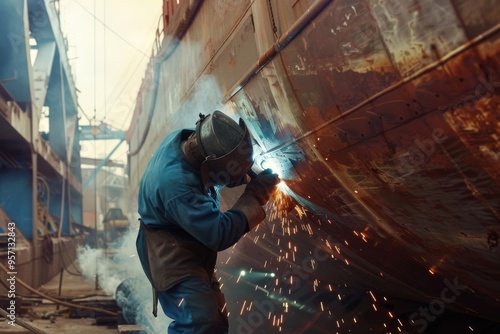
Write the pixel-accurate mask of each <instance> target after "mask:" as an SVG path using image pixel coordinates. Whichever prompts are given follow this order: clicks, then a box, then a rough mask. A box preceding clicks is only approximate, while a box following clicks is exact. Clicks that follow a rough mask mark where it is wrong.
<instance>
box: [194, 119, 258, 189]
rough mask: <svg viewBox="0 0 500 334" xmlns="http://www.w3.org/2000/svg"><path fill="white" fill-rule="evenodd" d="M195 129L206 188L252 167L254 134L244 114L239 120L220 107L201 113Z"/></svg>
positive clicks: (221, 183)
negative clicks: (206, 113) (237, 121)
mask: <svg viewBox="0 0 500 334" xmlns="http://www.w3.org/2000/svg"><path fill="white" fill-rule="evenodd" d="M195 133H196V140H197V142H198V148H199V150H200V152H201V154H202V155H203V158H204V160H203V162H202V163H201V167H200V173H201V179H202V181H203V185H204V186H205V187H206V188H208V187H211V186H216V185H217V186H225V185H228V184H230V183H232V182H234V181H236V180H238V179H241V177H242V176H244V175H245V174H246V173H247V172H248V171H249V170H250V167H252V164H253V147H252V137H251V135H250V133H249V132H248V129H247V127H246V125H245V122H243V120H242V119H241V118H240V120H239V124H238V123H236V122H235V121H234V120H233V119H232V118H230V117H229V116H227V115H225V114H224V113H222V112H220V111H218V110H217V111H215V112H214V113H213V114H211V115H208V116H205V115H203V114H200V119H199V120H198V122H197V123H196V131H195Z"/></svg>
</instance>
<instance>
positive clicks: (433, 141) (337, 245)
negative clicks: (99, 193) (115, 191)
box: [131, 0, 500, 332]
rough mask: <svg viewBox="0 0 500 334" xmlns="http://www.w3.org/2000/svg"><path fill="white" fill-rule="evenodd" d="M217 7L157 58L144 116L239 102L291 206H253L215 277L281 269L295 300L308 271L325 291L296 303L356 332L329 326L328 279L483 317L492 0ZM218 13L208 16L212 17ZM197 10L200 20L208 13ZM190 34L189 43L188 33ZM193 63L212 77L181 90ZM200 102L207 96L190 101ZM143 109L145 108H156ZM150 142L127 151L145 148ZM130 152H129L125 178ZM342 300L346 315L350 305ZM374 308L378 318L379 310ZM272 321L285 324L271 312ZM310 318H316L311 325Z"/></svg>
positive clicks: (491, 167) (492, 112)
mask: <svg viewBox="0 0 500 334" xmlns="http://www.w3.org/2000/svg"><path fill="white" fill-rule="evenodd" d="M217 4H218V5H213V4H208V3H207V2H204V3H203V4H202V5H201V7H200V9H199V11H198V13H197V15H196V16H195V17H194V18H193V22H192V25H191V27H190V28H189V29H188V32H187V35H186V36H187V37H184V39H183V40H182V41H181V43H180V46H179V48H178V49H177V50H176V51H175V52H174V54H173V55H172V57H171V58H169V59H166V60H164V67H163V70H164V71H167V69H168V71H169V72H168V73H169V74H170V75H174V77H175V75H177V74H178V75H179V78H180V80H179V81H180V82H179V83H175V84H174V83H168V82H163V81H161V79H160V85H162V89H163V91H162V94H165V96H166V97H165V100H167V101H170V102H169V103H170V104H168V103H167V104H166V105H168V106H170V107H171V109H169V108H165V109H169V111H167V112H165V115H164V116H155V117H158V120H159V121H160V122H161V121H164V123H163V124H168V127H172V128H174V127H176V126H178V125H179V123H175V122H174V121H173V120H175V119H176V117H178V118H180V116H179V115H180V114H181V113H182V115H183V119H184V120H185V122H184V124H189V122H194V120H196V115H197V113H198V112H200V111H204V112H210V111H211V110H200V108H202V109H203V108H208V107H212V106H213V107H214V108H215V107H218V108H223V109H225V110H226V111H231V110H236V111H238V115H239V116H241V117H242V118H244V119H245V121H246V122H247V124H248V125H249V127H250V129H251V131H252V133H253V134H254V137H255V138H256V140H257V141H258V143H259V145H260V146H261V148H262V153H260V154H259V155H258V156H257V157H256V161H257V164H258V165H259V166H260V167H262V168H265V167H271V168H273V169H274V170H276V171H279V173H280V174H281V176H282V177H283V179H285V181H286V186H287V189H286V190H285V192H287V193H288V194H290V195H291V196H292V197H293V198H294V199H295V200H296V201H297V203H298V204H299V205H298V207H297V210H296V211H294V213H291V214H289V215H288V216H287V217H282V216H280V215H279V212H278V214H277V212H276V207H273V208H270V209H269V212H270V219H269V222H268V223H267V224H266V225H265V227H264V226H263V227H262V228H261V229H260V230H258V231H255V232H252V234H250V235H249V236H248V237H247V238H245V239H244V240H242V241H241V242H240V243H239V244H238V245H237V246H236V247H235V249H234V250H232V253H231V254H230V257H229V255H227V262H226V261H222V264H221V266H220V269H221V271H223V272H226V273H229V274H227V275H228V276H227V277H226V278H227V280H228V281H227V286H229V287H234V286H235V285H232V283H231V282H233V281H234V280H235V279H236V278H235V277H234V275H233V274H230V273H231V268H240V267H243V266H246V267H248V268H253V270H254V271H261V272H265V271H269V270H275V271H277V272H280V273H282V274H281V275H279V274H278V275H277V276H276V279H275V280H274V282H273V284H274V286H273V288H272V289H271V290H272V291H274V293H277V294H279V295H280V296H281V297H282V298H290V299H294V298H303V299H304V300H306V297H305V296H302V297H298V295H299V294H300V291H302V292H304V291H306V290H304V289H306V287H309V288H310V287H316V286H317V288H318V291H319V290H321V291H323V290H324V293H319V294H318V295H317V296H318V298H316V299H314V298H312V299H308V301H307V303H306V304H307V305H308V306H309V307H311V308H312V309H314V310H315V312H319V315H318V319H320V320H321V319H322V320H324V321H326V323H328V321H331V322H332V323H333V324H334V325H333V326H334V327H335V326H338V328H337V329H339V330H342V326H344V327H343V328H350V329H352V330H360V328H362V327H360V326H362V325H360V324H358V323H356V322H353V321H352V319H350V324H349V326H347V324H343V323H340V324H339V323H336V324H335V321H336V320H334V319H333V318H335V319H337V320H338V318H337V317H335V316H334V315H335V312H336V311H337V312H341V311H339V307H340V306H339V305H337V304H335V301H332V300H330V299H328V297H326V296H329V295H331V294H332V293H333V292H332V290H330V291H328V290H327V287H328V286H329V285H330V286H331V287H332V286H333V287H334V288H332V289H333V290H335V289H339V288H340V287H341V286H343V284H344V285H345V284H349V287H355V288H359V289H361V290H363V289H364V290H365V292H366V291H368V290H370V291H371V290H373V291H378V292H379V293H381V294H383V295H391V296H392V297H394V298H395V299H392V300H393V301H394V300H397V302H394V304H397V305H399V306H400V307H401V305H403V304H402V303H401V302H400V299H403V298H404V299H411V300H414V301H418V302H422V303H424V304H425V303H427V304H426V305H429V304H428V303H429V302H431V303H432V301H435V300H438V301H441V303H442V304H443V305H445V306H446V309H447V310H453V311H457V312H463V313H466V314H469V315H472V316H476V317H479V318H486V319H491V320H493V321H495V320H497V319H496V318H497V315H498V313H499V311H500V302H499V301H500V283H499V282H500V261H499V260H500V255H499V250H498V239H499V236H498V235H499V234H500V184H499V178H500V172H499V171H500V162H499V148H500V142H499V135H500V122H499V120H500V111H499V104H500V7H499V6H498V4H496V2H495V1H493V0H491V1H489V0H479V1H478V0H475V1H469V0H439V1H435V0H419V1H395V0H394V1H382V0H363V1H361V0H360V1H354V0H353V1H348V0H344V1H316V2H314V3H313V2H312V1H308V2H307V1H299V2H297V3H295V5H294V6H291V7H290V6H289V4H285V3H284V2H279V1H270V2H260V1H255V2H252V3H247V2H245V1H240V2H239V5H240V6H239V7H237V8H234V7H231V6H229V5H228V2H225V1H219V2H217ZM224 4H225V5H226V6H225V7H224V6H222V5H224ZM287 6H288V7H287ZM301 6H302V7H304V8H301ZM289 7H290V8H289ZM307 8H309V9H310V10H309V11H307ZM222 10H226V12H224V16H223V17H224V18H225V19H224V20H223V19H217V16H218V15H219V14H220V11H222ZM211 16H213V17H214V19H213V20H212V21H211V20H208V19H207V18H208V17H211ZM219 16H220V15H219ZM201 27H204V29H205V30H202V29H201ZM252 29H253V30H252ZM211 34H212V35H211ZM224 36H225V39H224V38H223V37H224ZM280 37H281V38H280ZM194 41H196V43H199V44H201V48H200V49H196V48H195V49H193V48H190V47H188V46H187V45H189V44H190V43H194ZM183 43H184V44H183ZM191 45H192V44H191ZM193 50H197V52H198V53H197V54H198V55H200V58H199V59H198V60H199V62H196V65H194V64H195V63H194V62H192V61H190V60H189V57H188V55H189V52H192V51H193ZM244 55H245V56H244ZM183 57H184V58H183ZM192 59H193V58H191V60H192ZM179 64H182V66H179ZM190 65H191V66H190ZM175 67H177V68H179V69H178V70H177V71H176V70H175ZM183 70H185V72H182V71H183ZM200 74H208V75H211V76H212V78H215V79H214V80H215V82H216V84H217V86H218V87H220V90H221V91H220V92H216V93H215V94H208V95H207V96H202V97H201V98H200V95H197V94H198V92H199V91H198V90H197V88H196V87H198V88H203V85H204V84H205V81H204V80H205V79H202V77H201V76H200ZM182 87H185V88H182ZM174 92H176V93H174ZM217 93H218V94H217ZM174 94H177V95H176V96H179V95H180V96H181V97H176V98H173V96H174ZM211 98H214V99H215V102H211V101H210V99H211ZM200 99H201V101H208V103H206V104H205V105H204V104H203V103H201V104H196V103H195V102H193V101H198V100H200ZM204 99H205V100H204ZM220 102H223V103H224V104H221V103H220ZM156 103H159V102H158V100H157V101H156ZM153 109H154V108H153ZM165 109H164V110H165ZM154 110H155V113H158V112H161V111H159V110H160V109H158V106H156V109H154ZM141 117H143V118H145V116H141ZM184 124H182V125H184ZM159 133H160V131H157V132H155V133H152V134H151V135H152V138H156V139H154V140H153V139H152V141H151V143H158V141H159V140H160V139H161V138H162V136H161V135H159ZM161 133H164V129H163V128H162V131H161ZM136 136H137V134H136ZM134 145H136V146H137V144H135V143H134V139H132V140H131V150H135V149H137V147H134ZM154 147H155V145H150V146H148V147H146V146H145V147H144V149H143V150H142V151H144V152H147V154H151V151H152V150H153V148H154ZM134 159H137V160H134ZM134 161H135V162H136V164H137V167H134ZM144 164H145V162H144V161H143V160H142V159H141V158H137V157H132V164H131V166H132V175H134V173H135V182H138V179H139V177H140V174H141V173H142V169H143V168H144ZM132 182H134V177H132ZM303 210H305V211H303ZM278 211H279V210H278ZM304 213H305V214H304ZM297 217H300V218H297ZM278 230H279V231H281V232H278ZM305 230H308V231H309V232H308V233H305V234H304V233H303V231H305ZM301 231H302V232H301ZM255 238H257V241H255ZM284 245H285V246H284ZM250 246H251V247H253V249H254V250H252V248H250ZM255 248H258V251H255ZM318 250H321V251H322V252H325V253H327V254H330V255H331V256H330V257H329V258H328V260H326V259H325V260H324V261H319V262H320V263H319V269H321V270H319V269H318V270H313V271H312V272H311V273H310V274H308V275H306V276H307V277H306V278H303V279H302V280H301V281H302V288H301V289H302V290H300V289H293V286H294V283H293V279H292V277H293V276H295V277H297V275H295V274H283V273H286V272H287V270H288V271H289V270H291V268H294V267H297V266H298V267H303V263H304V262H303V261H306V260H307V258H308V257H312V258H313V259H314V260H316V261H317V260H318V259H316V258H315V257H314V256H313V255H311V254H314V252H315V251H318ZM229 253H230V252H229ZM248 254H252V255H251V256H249V255H248ZM255 254H257V255H255ZM285 254H286V260H285ZM304 259H306V260H304ZM306 262H307V261H306ZM317 262H318V261H317ZM342 273H343V274H342ZM236 276H237V275H236ZM299 276H300V275H299ZM232 280H233V281H232ZM318 282H319V283H318ZM233 283H234V282H233ZM449 284H455V285H454V286H455V290H456V289H457V288H456V287H457V286H459V288H460V289H461V290H459V294H458V295H457V296H456V297H457V298H456V300H455V299H454V300H453V302H451V301H450V302H449V303H447V302H446V303H445V301H446V300H449V299H446V300H445V299H443V298H444V297H443V296H444V295H446V294H444V295H443V291H444V289H448V290H447V291H449V290H450V289H451V288H449V287H448V286H449ZM345 288H347V287H345ZM314 291H316V289H315V290H314ZM457 291H458V290H457ZM370 293H371V292H370ZM333 295H334V297H335V296H336V294H335V293H333ZM339 296H340V295H339ZM234 298H236V297H234ZM249 298H250V300H252V299H251V298H255V297H248V296H246V297H245V299H249ZM339 298H340V297H339ZM388 298H389V300H390V301H391V298H390V297H388ZM373 299H376V298H375V297H374V298H373ZM443 300H444V302H443ZM237 302H239V303H241V300H240V301H237ZM337 302H338V301H337ZM374 304H376V303H374ZM240 306H241V304H240ZM344 306H345V305H344ZM359 307H360V309H359V310H361V309H362V307H361V306H359ZM369 307H370V305H369ZM405 307H406V306H404V307H402V308H403V309H404V308H405ZM372 311H373V310H372ZM400 311H401V314H404V311H402V310H401V309H400ZM242 312H243V314H245V313H244V312H245V311H244V308H242ZM283 312H284V313H283V314H285V317H287V315H286V312H285V311H283ZM343 312H344V313H342V314H344V315H343V316H345V317H351V318H352V317H355V314H356V312H353V311H346V310H345V308H344V311H343ZM373 312H377V311H376V310H375V311H373ZM384 312H385V313H384V317H385V318H387V317H388V316H387V312H389V311H387V310H385V311H384ZM389 313H390V312H389ZM410 313H411V312H410ZM332 314H333V315H332ZM358 314H359V313H358ZM337 315H338V314H337ZM242 316H243V315H242ZM331 317H333V318H331ZM404 318H405V317H404V316H401V319H404ZM328 319H330V320H328ZM391 319H392V320H391ZM405 319H406V327H402V328H403V329H406V330H407V331H409V332H410V329H411V330H413V331H416V330H418V329H419V328H420V327H418V326H416V325H415V324H414V323H413V324H412V323H411V322H410V321H409V320H411V319H408V315H407V316H406V318H405ZM365 320H366V321H368V320H367V318H365ZM388 321H389V322H390V321H394V319H393V318H392V317H389V318H388ZM403 321H405V320H403ZM292 322H293V321H291V320H290V323H292ZM368 322H369V321H368ZM428 322H429V323H431V322H434V320H432V321H428ZM318 323H321V321H319V320H318ZM275 324H276V322H274V323H273V326H274V325H275ZM296 325H297V324H296ZM379 325H380V326H381V327H380V328H381V330H383V328H384V327H383V326H382V325H381V324H379ZM281 326H284V328H287V327H286V326H287V325H286V322H285V323H283V321H282V322H281ZM297 326H299V327H300V328H303V331H300V330H299V331H298V332H306V330H307V328H314V325H312V326H313V327H308V326H310V325H307V324H305V323H304V322H302V323H300V324H299V325H297ZM297 326H296V327H294V328H298V327H297ZM301 326H303V327H301ZM317 326H318V327H316V330H317V331H318V332H320V330H323V329H324V328H326V327H328V325H317ZM322 326H325V327H322ZM395 326H396V327H398V325H397V324H395ZM408 326H410V327H408ZM277 327H279V326H277ZM370 328H371V327H370ZM392 328H393V330H396V329H395V327H392ZM465 328H467V327H465ZM359 332H362V331H359Z"/></svg>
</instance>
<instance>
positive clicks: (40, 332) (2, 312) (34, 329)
mask: <svg viewBox="0 0 500 334" xmlns="http://www.w3.org/2000/svg"><path fill="white" fill-rule="evenodd" d="M0 315H1V316H3V317H4V318H5V319H6V320H9V318H7V316H8V315H9V313H7V311H5V310H4V309H3V308H0ZM16 324H18V325H19V326H21V327H24V328H26V329H27V330H29V331H30V332H31V333H35V334H49V333H48V332H45V331H43V330H41V329H40V328H38V327H35V326H33V325H32V324H30V323H28V322H26V321H24V320H23V319H18V318H16Z"/></svg>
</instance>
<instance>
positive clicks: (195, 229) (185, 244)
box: [136, 111, 280, 334]
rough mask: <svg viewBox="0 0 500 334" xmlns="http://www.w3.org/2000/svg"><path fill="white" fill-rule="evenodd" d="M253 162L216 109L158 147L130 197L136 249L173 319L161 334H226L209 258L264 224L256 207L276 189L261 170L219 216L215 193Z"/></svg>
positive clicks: (245, 138)
mask: <svg viewBox="0 0 500 334" xmlns="http://www.w3.org/2000/svg"><path fill="white" fill-rule="evenodd" d="M252 164H253V149H252V142H251V136H250V133H249V132H248V129H247V128H246V126H245V123H244V122H243V121H242V120H240V122H239V124H238V123H236V122H235V121H234V120H232V119H231V118H230V117H228V116H227V115H225V114H223V113H222V112H220V111H215V112H214V113H213V114H211V115H208V116H205V115H202V114H200V120H199V121H198V122H197V124H196V129H195V130H194V131H193V130H186V129H185V130H178V131H175V132H173V133H172V134H170V135H169V136H167V137H166V138H165V139H164V140H163V142H162V143H161V144H160V146H159V148H158V149H157V151H156V153H155V154H154V155H153V157H152V158H151V160H150V162H149V164H148V166H147V167H146V170H145V171H144V174H143V177H142V180H141V183H140V187H139V194H138V211H139V215H140V217H141V218H140V228H139V233H138V236H137V243H136V246H137V251H138V255H139V259H140V261H141V264H142V266H143V268H144V271H145V273H146V276H147V277H148V279H149V280H150V282H151V284H152V286H153V295H154V299H155V301H154V309H153V313H154V314H155V316H156V305H157V301H158V300H159V301H160V304H161V306H162V308H163V311H164V312H165V314H166V315H167V316H168V317H170V318H172V319H173V321H172V322H171V324H170V326H169V331H168V332H169V333H170V334H172V333H197V334H200V333H207V334H208V333H210V334H219V333H227V332H228V320H227V312H226V309H225V300H224V295H223V294H222V293H221V291H220V289H219V283H218V281H217V280H216V279H215V275H214V268H215V263H216V258H217V252H219V251H222V250H224V249H226V248H228V247H231V246H232V245H234V244H235V243H236V242H237V241H238V240H239V239H240V238H241V237H242V236H243V235H244V234H245V233H247V232H248V231H249V230H251V229H252V228H254V227H255V226H257V225H258V224H259V223H260V222H261V221H263V220H264V218H265V216H266V214H265V212H264V210H263V208H262V206H263V205H264V204H266V203H267V201H268V200H269V198H270V196H271V194H272V192H273V191H274V190H275V188H276V186H277V184H278V183H279V181H280V180H279V177H278V175H277V174H273V173H272V171H270V170H265V171H264V172H262V173H260V174H259V175H258V176H257V177H254V178H253V179H251V180H250V181H249V182H248V184H247V185H246V188H245V191H244V193H243V195H242V196H241V197H240V198H239V199H238V200H237V202H236V204H234V206H233V207H232V208H231V209H230V210H228V211H226V212H221V211H220V205H219V193H218V191H219V189H220V188H221V187H224V186H232V185H238V184H243V183H246V182H245V180H246V174H247V172H249V171H250V168H251V166H252Z"/></svg>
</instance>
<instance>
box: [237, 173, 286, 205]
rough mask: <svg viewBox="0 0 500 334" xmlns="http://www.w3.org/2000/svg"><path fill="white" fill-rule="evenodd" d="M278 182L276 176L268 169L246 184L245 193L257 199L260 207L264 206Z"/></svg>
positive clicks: (278, 179)
mask: <svg viewBox="0 0 500 334" xmlns="http://www.w3.org/2000/svg"><path fill="white" fill-rule="evenodd" d="M280 181H281V179H280V178H279V176H278V174H276V173H273V171H272V170H271V169H270V168H268V169H265V170H264V171H262V172H261V173H260V174H259V175H257V177H255V178H253V179H252V180H251V181H250V182H249V183H248V184H247V187H246V188H245V193H246V194H248V195H250V196H253V197H254V198H255V199H257V201H259V203H260V205H264V204H266V203H267V201H269V198H270V197H271V195H272V193H273V192H274V191H275V190H276V188H277V186H278V183H280Z"/></svg>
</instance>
